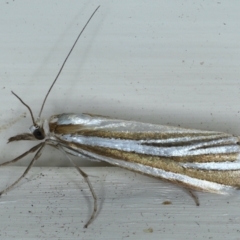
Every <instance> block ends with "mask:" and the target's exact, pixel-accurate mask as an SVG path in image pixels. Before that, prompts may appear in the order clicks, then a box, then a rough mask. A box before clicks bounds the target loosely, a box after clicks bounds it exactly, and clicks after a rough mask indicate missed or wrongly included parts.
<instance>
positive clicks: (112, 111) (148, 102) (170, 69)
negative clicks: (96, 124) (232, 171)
mask: <svg viewBox="0 0 240 240" xmlns="http://www.w3.org/2000/svg"><path fill="white" fill-rule="evenodd" d="M99 4H100V5H101V8H100V9H99V12H98V13H97V14H96V16H95V17H94V18H93V20H92V21H91V23H90V25H89V26H88V28H87V29H86V31H85V33H84V35H83V37H82V38H81V39H80V42H79V43H78V45H77V46H76V49H75V50H74V52H73V54H72V55H71V57H70V59H69V61H68V63H67V65H66V67H65V68H64V71H63V72H62V74H61V77H60V78H59V81H58V82H57V85H56V86H55V87H54V89H53V91H52V93H51V95H50V97H49V99H48V101H47V104H46V107H45V109H44V112H43V116H44V117H48V116H50V115H52V114H57V113H63V112H90V113H96V114H101V115H107V116H111V117H117V118H120V119H121V118H122V119H127V120H129V119H133V120H139V121H143V122H151V123H158V124H169V125H180V126H182V127H191V128H197V129H204V130H205V129H206V130H216V131H223V132H229V133H232V134H235V135H239V133H240V128H239V96H240V92H239V85H240V72H239V62H240V61H239V60H240V52H239V49H240V32H239V27H240V26H239V25H240V14H239V6H240V2H239V1H226V0H224V1H222V0H221V1H211V2H210V1H194V2H193V1H173V0H172V1H171V0H170V1H149V0H148V1H141V2H139V1H136V0H135V1H134V0H128V1H91V2H89V1H78V0H76V1H71V2H69V1H62V0H61V1H59V0H58V1H44V0H42V1H27V0H22V1H10V0H9V1H1V2H0V29H1V33H2V34H1V38H0V52H1V54H0V65H1V71H0V83H1V85H0V101H1V108H0V151H1V157H0V162H5V161H8V160H10V159H13V158H14V157H16V156H18V155H19V154H21V153H22V152H24V151H26V150H27V149H29V148H30V146H32V145H33V143H29V142H21V143H20V142H19V143H12V144H11V145H10V144H9V145H6V141H7V139H8V138H9V137H10V136H13V135H14V134H18V133H22V132H25V131H27V129H28V127H29V126H30V125H31V121H30V117H29V113H28V112H27V110H26V109H25V108H24V106H22V105H21V103H20V102H19V101H18V100H17V99H16V98H14V97H13V95H11V93H10V91H11V90H13V91H15V92H16V93H17V94H18V95H19V96H21V97H22V98H23V99H24V101H25V102H27V103H28V104H29V105H30V106H31V108H32V109H33V110H34V114H35V115H37V114H38V111H39V109H40V105H41V103H42V100H43V97H44V95H45V94H46V92H47V90H48V88H49V86H50V84H51V82H52V81H53V79H54V78H55V76H56V74H57V72H58V70H59V68H60V66H61V64H62V62H63V60H64V58H65V56H66V55H67V53H68V51H69V49H70V47H71V45H72V44H73V42H74V40H75V38H76V36H77V34H78V33H79V31H80V30H81V28H82V26H83V25H84V24H85V22H86V21H87V19H88V17H89V16H90V15H91V13H92V12H93V10H94V9H95V8H96V7H97V6H98V5H99ZM25 113H26V118H21V117H20V118H19V116H22V115H23V114H25ZM14 120H17V121H16V123H14V124H11V123H12V122H14ZM30 158H31V156H29V157H26V158H25V159H23V160H22V161H21V162H20V163H18V164H19V165H24V166H25V165H27V163H28V161H29V159H30ZM67 164H68V163H67V162H66V161H65V159H64V157H63V156H61V154H60V153H58V152H56V153H55V151H53V150H52V151H51V152H50V151H49V150H47V151H45V153H44V154H43V156H42V157H41V159H39V160H38V163H37V164H36V165H39V166H67ZM79 164H80V165H81V166H82V165H86V164H89V163H85V162H83V161H82V160H79ZM94 166H96V165H95V163H94ZM21 171H23V169H21V168H2V169H0V184H1V185H0V186H1V188H3V187H5V185H6V184H9V183H10V182H11V181H13V180H14V179H15V178H16V176H18V175H19V174H20V172H21ZM86 171H87V172H88V173H89V174H90V175H94V176H96V177H92V178H91V181H93V182H94V186H95V190H96V192H97V195H98V197H99V198H101V201H100V203H99V204H100V213H99V215H98V217H97V219H96V221H95V222H94V223H93V224H92V225H91V226H90V227H89V229H87V230H84V229H82V227H83V225H84V223H85V222H86V220H87V218H88V216H89V214H90V212H91V207H92V205H91V202H90V201H91V200H90V199H89V197H88V196H89V191H88V189H87V187H86V185H85V184H84V183H83V181H82V180H81V178H80V177H79V178H78V175H77V173H75V170H74V169H72V168H70V169H68V168H62V169H57V168H44V169H39V168H33V170H32V171H31V173H30V174H29V175H28V179H29V180H30V181H29V182H27V183H26V182H25V183H22V184H20V186H18V187H17V188H15V189H14V190H13V191H11V192H9V193H8V194H7V195H3V196H2V197H1V198H0V211H1V212H0V216H1V224H0V228H1V229H0V234H1V235H0V239H27V238H28V239H38V238H39V239H51V238H52V239H64V240H65V239H96V238H97V239H113V238H115V239H125V238H126V239H159V238H161V239H193V238H194V239H238V238H239V211H238V208H239V204H238V203H239V198H238V196H234V197H225V196H218V195H212V194H204V193H199V194H198V195H199V197H200V202H201V206H200V207H196V206H195V205H194V203H193V201H192V199H191V198H190V197H189V196H188V195H187V194H185V193H184V192H183V191H182V190H181V189H179V188H176V187H174V186H172V185H169V184H166V183H162V182H161V181H158V180H157V179H151V178H148V177H144V176H140V175H137V174H134V173H130V172H128V171H124V170H121V169H116V168H111V172H110V173H109V171H108V169H104V168H88V169H86ZM41 172H42V173H43V174H44V176H42V175H41ZM78 179H80V180H79V181H78ZM80 189H84V191H79V190H80ZM165 200H170V201H171V202H172V205H162V202H163V201H165ZM32 205H33V206H32ZM148 229H153V232H152V233H148Z"/></svg>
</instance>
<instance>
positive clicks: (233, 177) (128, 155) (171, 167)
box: [71, 143, 240, 187]
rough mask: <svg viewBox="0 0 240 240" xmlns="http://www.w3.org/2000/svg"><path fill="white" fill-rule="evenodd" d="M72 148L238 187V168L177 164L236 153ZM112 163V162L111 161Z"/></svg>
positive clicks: (219, 158)
mask: <svg viewBox="0 0 240 240" xmlns="http://www.w3.org/2000/svg"><path fill="white" fill-rule="evenodd" d="M71 145H72V147H73V146H74V149H77V148H80V149H83V150H85V151H87V152H91V153H95V154H97V155H100V156H102V157H110V158H113V159H118V160H122V161H128V162H133V163H139V164H142V165H146V166H150V167H154V168H158V169H162V170H165V171H167V172H173V173H178V174H183V175H186V176H189V177H192V178H197V179H201V180H207V181H211V182H215V183H219V184H224V185H229V186H233V187H240V171H239V170H235V171H234V170H226V171H224V170H199V169H189V168H184V167H182V166H181V165H179V162H197V161H199V162H203V161H202V160H203V159H204V160H205V161H207V162H221V161H223V159H224V160H225V161H235V160H236V158H237V154H211V155H201V156H192V157H191V156H187V157H161V156H150V155H144V154H138V153H133V152H126V151H121V150H115V149H110V148H103V147H96V146H86V145H82V144H75V143H71ZM113 164H114V162H113Z"/></svg>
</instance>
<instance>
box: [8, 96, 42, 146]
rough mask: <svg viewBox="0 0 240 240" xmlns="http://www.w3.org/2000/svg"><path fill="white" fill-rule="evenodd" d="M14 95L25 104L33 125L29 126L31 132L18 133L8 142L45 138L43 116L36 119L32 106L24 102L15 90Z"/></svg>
mask: <svg viewBox="0 0 240 240" xmlns="http://www.w3.org/2000/svg"><path fill="white" fill-rule="evenodd" d="M12 94H13V95H15V96H16V97H17V98H18V99H19V100H20V102H21V103H22V104H23V105H25V106H26V107H27V108H28V110H29V112H30V114H31V117H32V122H33V125H32V126H31V127H30V128H29V130H30V133H22V134H18V135H16V136H13V137H10V138H9V139H8V143H9V142H13V141H21V140H43V139H44V138H45V136H46V134H45V131H44V128H45V126H44V120H43V119H41V118H38V119H37V120H35V119H34V117H33V114H32V110H31V108H30V107H29V106H28V105H27V104H26V103H24V102H23V100H22V99H21V98H20V97H18V96H17V95H16V94H15V93H14V92H12Z"/></svg>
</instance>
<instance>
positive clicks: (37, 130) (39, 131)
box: [8, 121, 46, 143]
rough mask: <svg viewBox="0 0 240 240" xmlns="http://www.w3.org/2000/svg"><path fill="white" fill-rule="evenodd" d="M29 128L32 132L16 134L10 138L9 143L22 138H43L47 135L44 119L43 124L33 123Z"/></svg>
mask: <svg viewBox="0 0 240 240" xmlns="http://www.w3.org/2000/svg"><path fill="white" fill-rule="evenodd" d="M39 122H40V121H39ZM29 130H30V133H21V134H18V135H16V136H13V137H10V138H9V139H8V143H9V142H13V141H21V140H43V139H44V138H45V136H46V135H45V131H44V127H43V121H41V124H34V125H32V126H31V127H30V128H29Z"/></svg>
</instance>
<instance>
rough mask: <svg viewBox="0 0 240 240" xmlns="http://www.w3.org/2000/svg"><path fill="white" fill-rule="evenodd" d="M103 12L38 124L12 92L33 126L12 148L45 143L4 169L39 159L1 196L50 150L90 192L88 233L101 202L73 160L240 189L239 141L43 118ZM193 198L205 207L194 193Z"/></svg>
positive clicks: (196, 186)
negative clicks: (60, 156)
mask: <svg viewBox="0 0 240 240" xmlns="http://www.w3.org/2000/svg"><path fill="white" fill-rule="evenodd" d="M99 7H100V6H99ZM99 7H97V8H96V10H95V11H94V12H93V14H92V15H91V17H90V18H89V20H88V21H87V23H86V24H85V26H84V27H83V29H82V30H81V32H80V34H79V35H78V37H77V39H76V41H75V42H74V44H73V46H72V48H71V50H70V52H69V53H68V55H67V57H66V58H65V60H64V62H63V64H62V66H61V68H60V70H59V72H58V74H57V76H56V78H55V80H54V81H53V83H52V85H51V87H50V88H49V90H48V92H47V94H46V96H45V98H44V101H43V104H42V106H41V109H40V113H39V115H38V117H37V118H36V119H35V118H34V116H33V114H32V111H31V109H30V107H29V106H28V105H27V104H26V103H25V102H23V100H22V99H21V98H20V97H18V96H17V95H16V94H15V93H14V92H12V93H13V94H14V95H15V96H16V97H17V98H18V99H19V100H20V101H21V102H22V104H23V105H25V106H26V107H27V108H28V110H29V112H30V115H31V118H32V122H33V125H32V126H31V127H30V133H23V134H18V135H16V136H13V137H11V138H9V140H8V142H13V141H21V140H39V141H40V143H39V144H37V145H36V146H34V147H32V148H31V149H30V150H28V151H27V152H25V153H23V154H22V155H20V156H18V157H17V158H15V159H13V160H11V161H8V162H5V163H3V164H1V165H0V166H5V165H7V164H10V163H14V162H17V161H18V160H20V159H22V158H23V157H25V156H26V155H28V154H30V153H35V155H34V157H33V159H32V161H31V162H30V164H29V166H28V167H27V168H26V170H25V171H24V173H23V174H22V175H21V176H20V177H19V178H18V179H17V180H16V181H15V182H14V183H12V184H11V185H10V186H8V187H7V188H6V189H4V190H2V191H1V192H0V195H2V194H3V193H5V192H7V191H9V190H10V189H11V188H12V187H13V186H15V185H16V184H17V183H18V182H19V181H20V180H21V179H22V178H23V177H24V176H25V175H26V174H27V173H28V171H29V170H30V168H31V167H32V166H33V164H34V162H35V161H36V160H37V159H38V158H39V157H40V155H41V153H42V151H43V150H44V147H45V146H46V145H50V146H52V147H54V148H56V149H58V150H59V151H60V152H62V153H63V154H64V155H65V156H66V158H68V159H69V161H70V162H71V163H72V164H73V166H74V167H75V168H76V169H77V171H78V172H79V173H80V174H81V175H82V177H83V178H84V179H85V181H86V183H87V184H88V186H89V189H90V191H91V194H92V196H93V200H94V207H93V211H92V214H91V216H90V218H89V220H88V221H87V223H86V224H85V226H84V227H88V226H89V224H90V223H91V222H92V221H93V220H94V218H95V215H96V212H97V197H96V194H95V192H94V189H93V186H92V184H91V182H90V180H89V178H88V175H87V174H86V173H85V172H83V171H82V170H81V168H80V167H79V166H77V165H76V164H75V162H74V161H73V160H72V159H71V157H70V155H74V156H79V157H83V158H87V159H91V160H97V161H103V162H106V163H110V164H111V165H115V166H118V167H122V168H125V169H128V170H131V171H135V172H138V173H142V174H146V175H149V176H151V177H156V178H160V179H164V180H167V181H170V182H172V183H176V184H179V185H181V186H183V187H185V188H187V189H192V190H200V191H205V192H212V193H218V194H229V193H231V192H233V191H235V190H237V189H239V187H240V181H239V176H240V146H239V137H236V136H233V135H231V134H227V133H222V132H213V131H202V130H195V129H185V128H180V127H171V126H163V125H155V124H150V123H141V122H135V121H126V120H119V119H111V118H109V117H103V116H97V115H92V114H75V113H63V114H59V115H53V116H51V117H50V118H49V119H46V118H42V117H41V114H42V110H43V107H44V105H45V102H46V99H47V97H48V95H49V93H50V91H51V89H52V87H53V86H54V84H55V82H56V81H57V79H58V76H59V75H60V73H61V71H62V69H63V67H64V65H65V63H66V61H67V59H68V58H69V56H70V54H71V52H72V50H73V48H74V47H75V45H76V43H77V41H78V39H79V38H80V36H81V34H82V32H83V31H84V29H85V28H86V26H87V25H88V23H89V22H90V20H91V19H92V17H93V15H94V14H95V13H96V11H97V10H98V9H99ZM190 194H191V195H192V197H193V198H194V200H195V202H196V204H197V205H199V202H198V199H197V197H196V196H195V195H194V194H193V192H192V191H190Z"/></svg>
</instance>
